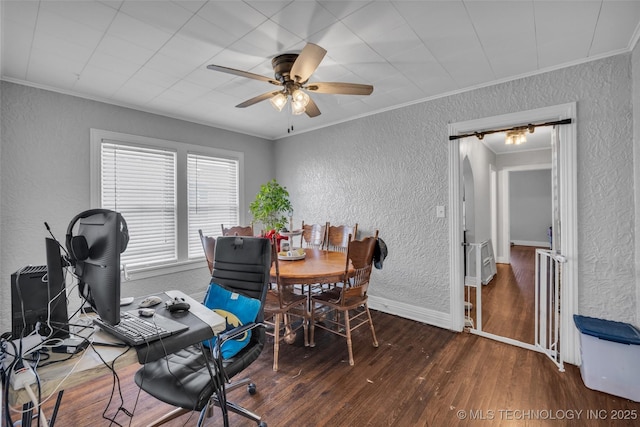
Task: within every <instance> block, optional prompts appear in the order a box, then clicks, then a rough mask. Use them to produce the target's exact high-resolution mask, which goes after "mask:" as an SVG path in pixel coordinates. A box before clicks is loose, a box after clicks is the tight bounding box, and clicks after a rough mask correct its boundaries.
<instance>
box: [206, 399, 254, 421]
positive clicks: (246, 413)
mask: <svg viewBox="0 0 640 427" xmlns="http://www.w3.org/2000/svg"><path fill="white" fill-rule="evenodd" d="M213 403H214V405H216V406H218V407H220V402H218V400H217V398H216V396H215V395H214V396H213ZM227 409H228V410H229V412H233V413H234V414H237V415H240V416H243V417H245V418H248V419H250V420H252V421H255V422H256V423H257V424H258V425H262V424H261V421H262V418H261V417H260V416H259V415H257V414H255V413H253V412H251V411H250V410H248V409H246V408H243V407H242V406H240V405H238V404H236V403H233V402H229V401H227Z"/></svg>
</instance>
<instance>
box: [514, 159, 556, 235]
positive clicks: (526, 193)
mask: <svg viewBox="0 0 640 427" xmlns="http://www.w3.org/2000/svg"><path fill="white" fill-rule="evenodd" d="M509 217H510V222H509V225H510V226H511V230H510V237H511V241H512V242H513V241H525V242H540V244H542V245H544V244H546V243H547V242H548V241H549V238H548V237H547V229H548V228H549V227H550V226H551V222H552V221H551V219H552V216H551V169H546V170H532V171H511V172H510V173H509Z"/></svg>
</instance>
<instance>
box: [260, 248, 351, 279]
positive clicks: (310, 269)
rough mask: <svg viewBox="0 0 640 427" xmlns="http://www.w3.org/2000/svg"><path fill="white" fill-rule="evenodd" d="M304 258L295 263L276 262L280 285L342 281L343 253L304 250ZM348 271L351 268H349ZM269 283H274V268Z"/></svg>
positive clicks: (344, 259)
mask: <svg viewBox="0 0 640 427" xmlns="http://www.w3.org/2000/svg"><path fill="white" fill-rule="evenodd" d="M304 251H305V253H306V255H305V257H304V258H303V259H300V260H295V261H285V260H278V266H279V268H280V284H282V285H314V284H317V283H337V282H341V281H342V280H343V276H344V267H345V263H346V257H347V255H346V254H345V253H344V252H333V251H325V250H321V249H313V248H306V249H305V250H304ZM349 271H350V272H351V271H353V267H352V266H351V265H350V266H349ZM271 281H272V282H275V281H276V269H275V266H274V267H272V268H271Z"/></svg>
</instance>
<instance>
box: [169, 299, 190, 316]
mask: <svg viewBox="0 0 640 427" xmlns="http://www.w3.org/2000/svg"><path fill="white" fill-rule="evenodd" d="M165 307H166V308H167V310H169V312H170V313H182V312H184V311H188V310H189V309H190V308H191V305H189V303H188V302H186V301H185V299H184V298H178V297H176V298H174V299H173V300H170V301H167V302H166V303H165Z"/></svg>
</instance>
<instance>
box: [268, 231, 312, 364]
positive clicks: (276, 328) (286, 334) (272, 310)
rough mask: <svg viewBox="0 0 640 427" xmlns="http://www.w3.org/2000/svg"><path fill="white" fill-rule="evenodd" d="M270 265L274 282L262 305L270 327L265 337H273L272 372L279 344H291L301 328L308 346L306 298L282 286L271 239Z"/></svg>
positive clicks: (275, 252) (276, 254) (274, 243)
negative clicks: (272, 267)
mask: <svg viewBox="0 0 640 427" xmlns="http://www.w3.org/2000/svg"><path fill="white" fill-rule="evenodd" d="M272 247H273V248H274V250H273V253H272V260H271V261H272V264H273V265H274V266H275V270H276V282H275V284H273V283H272V286H271V288H270V289H269V291H268V292H267V299H266V302H265V305H264V323H265V324H267V325H269V326H271V327H272V329H271V330H270V328H267V335H269V336H272V337H273V370H274V371H277V370H278V355H279V353H280V342H281V341H284V342H285V343H287V344H292V343H293V342H294V341H295V338H296V333H297V331H298V330H300V329H301V328H302V329H303V334H304V345H305V346H308V345H309V338H308V337H309V334H308V330H307V328H308V319H309V312H308V310H307V301H308V299H307V296H306V295H301V294H298V293H295V292H294V287H293V285H282V284H281V282H280V266H279V263H278V262H279V261H278V253H277V251H276V250H275V248H276V242H275V238H273V242H272ZM274 286H275V287H274ZM294 319H295V320H297V321H298V320H299V321H300V324H297V322H296V324H295V326H294V322H293V321H292V320H294Z"/></svg>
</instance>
